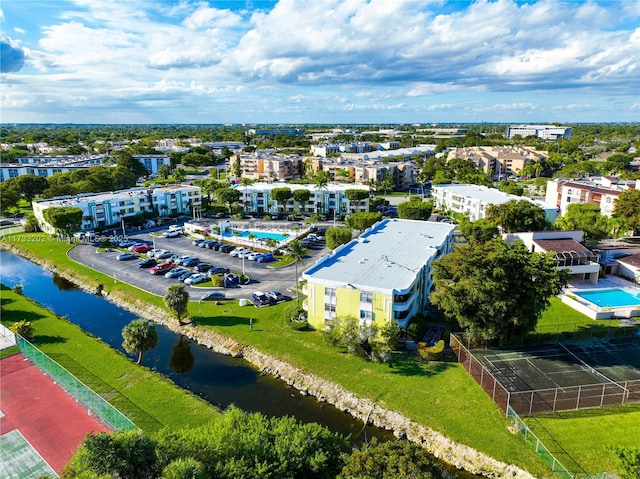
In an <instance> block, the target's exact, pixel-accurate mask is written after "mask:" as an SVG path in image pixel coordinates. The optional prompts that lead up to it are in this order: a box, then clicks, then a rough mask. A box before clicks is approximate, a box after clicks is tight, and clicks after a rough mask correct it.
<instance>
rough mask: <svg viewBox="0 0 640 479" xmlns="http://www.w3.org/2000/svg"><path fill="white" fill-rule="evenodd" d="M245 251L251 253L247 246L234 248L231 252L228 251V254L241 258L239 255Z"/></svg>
mask: <svg viewBox="0 0 640 479" xmlns="http://www.w3.org/2000/svg"><path fill="white" fill-rule="evenodd" d="M245 253H251V250H250V249H249V248H236V249H234V250H233V251H232V252H231V253H229V256H234V257H236V258H241V256H240V255H241V254H245Z"/></svg>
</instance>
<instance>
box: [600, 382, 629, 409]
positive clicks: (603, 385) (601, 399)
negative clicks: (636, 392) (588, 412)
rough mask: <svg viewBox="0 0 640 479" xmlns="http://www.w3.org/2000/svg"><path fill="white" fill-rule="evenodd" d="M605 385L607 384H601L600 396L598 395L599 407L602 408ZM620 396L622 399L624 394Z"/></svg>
mask: <svg viewBox="0 0 640 479" xmlns="http://www.w3.org/2000/svg"><path fill="white" fill-rule="evenodd" d="M606 385H607V383H603V384H602V394H601V395H600V407H602V404H603V403H604V388H605V386H606ZM622 396H623V397H624V393H622Z"/></svg>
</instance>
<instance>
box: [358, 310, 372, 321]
mask: <svg viewBox="0 0 640 479" xmlns="http://www.w3.org/2000/svg"><path fill="white" fill-rule="evenodd" d="M360 319H367V320H371V319H373V313H372V312H371V311H365V310H363V309H361V310H360Z"/></svg>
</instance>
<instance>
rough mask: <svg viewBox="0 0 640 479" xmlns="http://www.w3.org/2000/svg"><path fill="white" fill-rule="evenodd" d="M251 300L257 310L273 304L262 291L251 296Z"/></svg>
mask: <svg viewBox="0 0 640 479" xmlns="http://www.w3.org/2000/svg"><path fill="white" fill-rule="evenodd" d="M251 300H252V302H253V305H254V306H255V307H256V308H259V307H261V306H269V305H270V304H271V299H270V298H269V296H267V295H266V294H264V293H263V292H262V291H256V292H255V293H253V295H252V296H251Z"/></svg>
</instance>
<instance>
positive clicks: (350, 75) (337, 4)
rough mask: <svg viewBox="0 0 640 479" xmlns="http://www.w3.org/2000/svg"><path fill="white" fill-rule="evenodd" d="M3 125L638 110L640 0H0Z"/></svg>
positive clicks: (404, 119) (447, 118) (393, 120)
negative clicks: (526, 0) (524, 0)
mask: <svg viewBox="0 0 640 479" xmlns="http://www.w3.org/2000/svg"><path fill="white" fill-rule="evenodd" d="M0 20H1V21H2V32H1V33H0V48H1V49H0V54H1V57H2V58H1V62H0V66H1V70H0V81H1V89H0V95H1V97H0V99H1V108H2V109H1V113H0V121H1V122H2V123H4V124H7V123H93V124H114V123H115V124H136V123H138V124H172V123H173V124H208V123H212V124H225V123H234V124H238V123H256V124H278V123H282V124H303V123H318V124H322V123H325V124H357V123H360V124H371V123H381V124H398V123H481V122H487V123H514V124H517V123H549V122H556V123H603V122H638V121H640V2H638V1H636V0H601V1H598V0H595V1H577V0H574V1H569V0H568V1H560V0H541V1H535V0H531V1H529V2H528V3H525V2H523V1H520V0H496V1H487V0H480V1H474V2H472V1H466V0H460V1H445V0H341V1H339V0H280V1H275V0H230V1H214V0H208V1H205V0H197V1H195V0H180V1H177V0H171V1H169V0H167V1H162V0H128V1H126V2H124V1H115V0H110V1H106V0H55V1H46V2H45V1H41V0H3V2H2V4H0Z"/></svg>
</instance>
